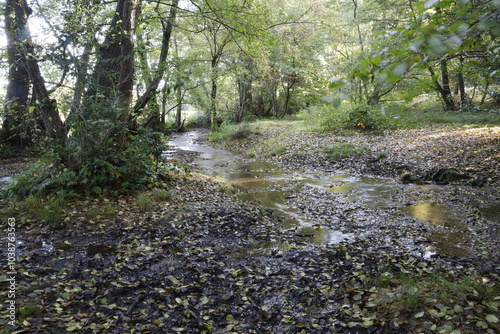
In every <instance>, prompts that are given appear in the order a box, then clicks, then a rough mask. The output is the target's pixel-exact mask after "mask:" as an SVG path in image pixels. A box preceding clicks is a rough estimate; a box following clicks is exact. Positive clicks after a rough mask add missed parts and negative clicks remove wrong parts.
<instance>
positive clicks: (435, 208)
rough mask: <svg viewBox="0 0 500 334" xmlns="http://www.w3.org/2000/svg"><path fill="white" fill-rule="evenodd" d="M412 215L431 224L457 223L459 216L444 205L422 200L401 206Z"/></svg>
mask: <svg viewBox="0 0 500 334" xmlns="http://www.w3.org/2000/svg"><path fill="white" fill-rule="evenodd" d="M402 210H403V212H406V213H408V214H410V215H412V216H413V217H415V218H417V219H420V220H422V221H425V222H428V223H431V224H453V225H454V224H457V223H458V222H459V221H460V218H463V217H458V216H457V215H456V214H453V213H452V211H451V210H450V209H449V208H448V207H446V206H445V205H440V204H436V203H431V202H422V203H419V204H417V205H413V206H407V207H404V208H402Z"/></svg>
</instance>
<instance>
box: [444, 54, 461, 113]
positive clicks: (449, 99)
mask: <svg viewBox="0 0 500 334" xmlns="http://www.w3.org/2000/svg"><path fill="white" fill-rule="evenodd" d="M440 66H441V81H442V83H443V86H442V90H441V92H440V93H441V96H442V97H443V101H444V103H445V105H446V109H447V110H456V109H457V108H456V106H455V102H454V101H453V96H452V94H451V88H450V76H449V74H448V61H447V60H446V59H442V60H441V62H440Z"/></svg>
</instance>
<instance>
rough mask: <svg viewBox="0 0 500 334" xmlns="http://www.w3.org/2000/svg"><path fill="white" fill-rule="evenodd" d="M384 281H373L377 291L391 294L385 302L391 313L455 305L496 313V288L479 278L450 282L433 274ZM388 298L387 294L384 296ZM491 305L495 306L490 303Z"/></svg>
mask: <svg viewBox="0 0 500 334" xmlns="http://www.w3.org/2000/svg"><path fill="white" fill-rule="evenodd" d="M385 278H386V277H384V274H381V277H378V278H375V279H374V280H373V283H374V286H375V287H377V288H383V289H387V288H388V289H391V290H393V292H395V293H393V294H390V295H391V296H392V297H389V300H386V301H385V303H384V304H385V305H386V306H387V308H388V310H389V312H390V313H396V312H401V311H409V312H412V311H415V310H420V309H423V308H425V309H427V310H431V309H432V308H433V307H434V308H436V307H437V306H439V305H455V304H456V303H463V302H468V303H469V304H470V303H471V302H476V303H478V305H481V307H484V308H485V311H486V312H497V311H498V310H497V307H498V306H497V303H496V302H494V299H495V297H496V296H498V288H497V287H494V286H492V285H491V284H488V282H483V281H482V279H481V277H474V276H466V277H462V278H458V279H451V278H450V277H448V276H446V274H444V273H433V274H430V275H429V276H428V277H419V276H418V275H415V274H402V275H401V276H400V277H398V278H397V280H396V281H397V282H398V285H397V286H395V285H394V280H392V282H391V283H390V284H385V283H383V284H380V282H384V280H385ZM386 295H389V294H386ZM491 302H494V303H491Z"/></svg>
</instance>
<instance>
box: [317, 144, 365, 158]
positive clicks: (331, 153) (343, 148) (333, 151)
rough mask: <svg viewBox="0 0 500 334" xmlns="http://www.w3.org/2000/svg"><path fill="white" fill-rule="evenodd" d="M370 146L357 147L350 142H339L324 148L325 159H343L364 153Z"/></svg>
mask: <svg viewBox="0 0 500 334" xmlns="http://www.w3.org/2000/svg"><path fill="white" fill-rule="evenodd" d="M367 149H368V148H367V147H366V146H361V147H356V146H354V145H353V144H349V143H339V144H336V145H333V146H328V147H325V148H324V149H323V152H324V153H325V159H326V160H329V161H338V160H343V159H346V158H349V157H354V156H356V155H360V154H362V153H363V152H364V151H366V150H367Z"/></svg>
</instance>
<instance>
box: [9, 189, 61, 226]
mask: <svg viewBox="0 0 500 334" xmlns="http://www.w3.org/2000/svg"><path fill="white" fill-rule="evenodd" d="M65 205H66V200H65V198H64V197H63V196H57V197H48V198H41V197H37V196H29V197H26V198H25V199H23V200H21V201H18V202H13V203H12V205H11V207H10V208H9V210H8V211H7V212H6V213H7V214H8V215H14V214H16V213H21V214H24V215H26V216H28V217H30V218H31V219H34V220H36V221H42V222H46V223H54V222H56V221H57V220H59V218H60V216H61V214H62V210H63V208H64V206H65Z"/></svg>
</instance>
